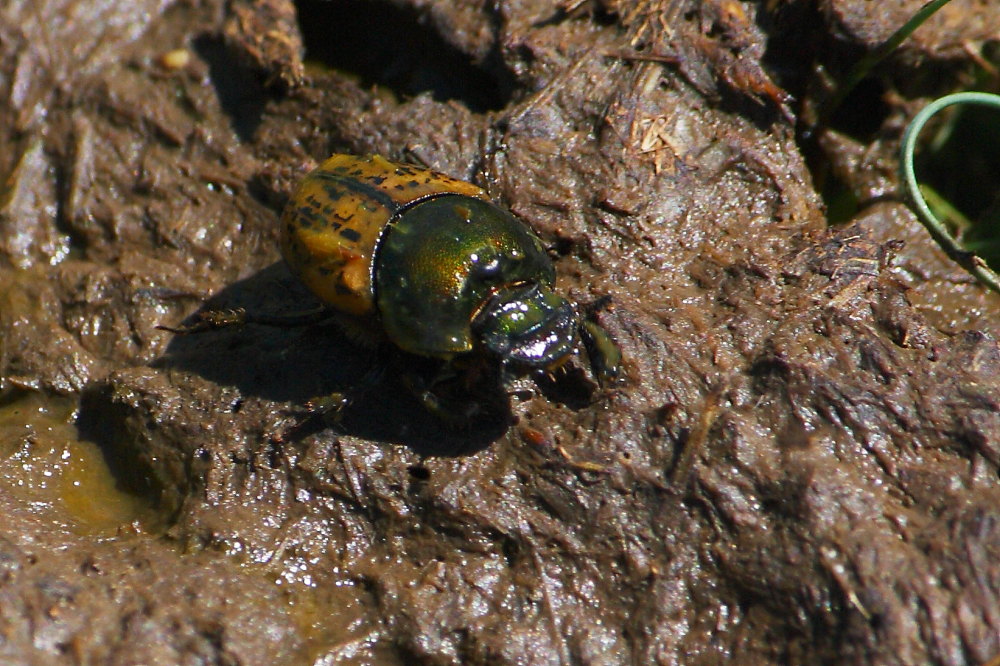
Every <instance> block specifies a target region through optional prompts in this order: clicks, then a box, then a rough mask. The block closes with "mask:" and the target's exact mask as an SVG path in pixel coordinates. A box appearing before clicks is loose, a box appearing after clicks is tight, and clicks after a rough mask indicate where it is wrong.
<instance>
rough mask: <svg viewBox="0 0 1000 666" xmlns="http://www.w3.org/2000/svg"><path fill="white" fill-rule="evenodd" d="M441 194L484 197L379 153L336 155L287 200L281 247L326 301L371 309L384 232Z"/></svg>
mask: <svg viewBox="0 0 1000 666" xmlns="http://www.w3.org/2000/svg"><path fill="white" fill-rule="evenodd" d="M442 194H461V195H466V196H470V197H475V198H477V199H483V200H486V201H488V200H489V199H488V197H487V196H486V193H485V192H484V191H483V190H482V189H480V188H478V187H476V186H475V185H473V184H471V183H466V182H463V181H460V180H457V179H455V178H451V177H449V176H446V175H444V174H442V173H438V172H436V171H431V170H429V169H423V168H420V167H416V166H411V165H407V164H397V163H395V162H390V161H388V160H386V159H385V158H384V157H381V156H379V155H370V156H367V157H358V156H355V155H334V156H332V157H331V158H330V159H328V160H326V161H325V162H323V163H322V164H321V165H319V167H318V168H316V169H315V170H314V171H312V172H311V173H309V174H308V175H307V176H306V177H305V178H304V179H303V180H302V182H301V184H300V185H299V187H298V189H297V190H296V191H295V193H294V194H293V195H292V198H291V199H290V200H289V202H288V205H287V206H286V207H285V211H284V213H283V214H282V216H281V254H282V256H284V258H285V261H287V262H288V264H289V266H290V268H291V270H292V272H293V273H295V274H296V275H297V276H298V277H299V278H300V279H301V280H302V282H303V283H305V285H306V286H307V287H308V288H309V289H310V290H311V291H312V292H313V293H314V294H315V295H316V296H317V297H318V298H319V299H320V300H322V301H323V302H324V303H326V304H327V305H330V306H332V307H333V308H334V309H336V310H339V311H341V312H346V313H348V314H352V315H359V316H360V315H367V314H370V313H371V312H372V310H373V309H374V307H375V302H374V291H373V288H372V284H373V279H374V266H373V261H374V256H375V252H376V248H377V247H378V244H379V240H380V238H381V237H382V234H383V232H384V231H385V229H386V227H387V226H388V225H389V223H390V222H392V221H394V220H395V219H396V217H397V216H398V215H399V214H400V213H401V211H403V210H404V209H405V208H407V207H408V206H410V205H412V204H414V203H416V202H418V201H421V200H424V199H427V198H431V197H435V196H439V195H442Z"/></svg>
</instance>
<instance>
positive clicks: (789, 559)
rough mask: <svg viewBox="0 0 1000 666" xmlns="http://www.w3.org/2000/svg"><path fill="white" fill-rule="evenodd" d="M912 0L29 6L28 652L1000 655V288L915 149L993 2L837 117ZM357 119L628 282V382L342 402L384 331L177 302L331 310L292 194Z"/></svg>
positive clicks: (113, 658) (130, 658)
mask: <svg viewBox="0 0 1000 666" xmlns="http://www.w3.org/2000/svg"><path fill="white" fill-rule="evenodd" d="M921 4H922V2H921V1H920V0H905V1H901V2H896V3H873V2H867V1H865V0H825V1H823V2H819V3H810V2H800V1H794V0H793V1H792V2H783V3H755V4H749V3H743V2H737V1H736V0H705V1H704V2H690V3H688V2H681V1H673V0H635V1H633V2H622V1H620V0H589V1H587V0H585V1H584V2H572V1H571V2H562V3H554V2H547V1H542V0H514V1H503V2H485V3H484V2H480V1H471V0H460V1H455V2H452V1H445V0H442V1H440V2H431V1H429V0H394V1H392V2H389V1H388V0H384V1H378V0H375V1H372V2H362V1H361V0H338V2H323V1H322V0H301V1H300V2H299V3H297V6H296V5H293V4H292V3H291V1H290V0H288V1H285V0H229V1H228V2H223V0H177V1H175V2H170V1H169V0H133V1H131V2H119V1H117V0H116V1H110V0H47V1H45V2H38V1H36V0H13V1H8V2H7V3H5V4H4V5H3V6H2V7H0V176H2V177H3V178H4V179H5V180H6V182H5V184H4V186H3V190H2V197H0V379H2V389H3V391H2V394H0V396H2V401H0V403H2V406H0V433H2V438H0V453H2V454H3V455H2V456H0V460H2V464H0V513H2V514H3V515H4V516H5V518H4V519H3V520H2V521H0V661H3V662H4V663H32V664H34V663H109V664H134V663H144V664H174V663H186V664H197V663H224V664H236V663H245V664H285V663H289V664H298V663H314V662H315V663H350V664H402V663H432V664H453V663H473V664H498V663H500V664H536V663H537V664H557V663H564V664H575V663H581V664H605V663H606V664H646V663H659V664H715V663H721V662H724V661H725V662H730V663H743V664H819V663H829V664H843V663H856V664H928V663H934V664H984V663H987V662H988V661H989V660H991V659H993V658H995V657H996V656H997V655H998V654H1000V509H998V507H1000V347H998V344H997V335H998V334H1000V298H998V297H997V296H996V295H995V294H990V293H988V292H986V291H984V290H983V289H982V288H981V287H979V286H978V285H976V284H975V283H973V282H972V281H971V279H970V278H968V277H967V276H966V275H965V274H964V273H962V272H961V271H960V270H959V269H958V268H956V267H955V266H953V265H951V264H950V263H949V262H948V261H947V260H946V259H945V258H944V255H943V254H942V253H941V252H940V251H938V250H937V249H936V247H934V246H933V245H932V243H931V241H930V240H929V239H928V238H927V237H926V236H925V234H924V233H923V231H922V229H921V227H920V226H919V225H918V224H917V223H916V222H915V221H914V219H913V217H912V216H911V215H910V213H909V212H908V211H907V209H906V208H905V207H904V206H903V205H902V204H901V203H900V201H899V197H898V195H897V194H896V177H895V168H896V163H895V151H896V150H897V148H898V139H899V135H900V132H901V129H902V127H903V126H904V125H905V121H906V119H907V118H908V117H909V116H911V115H912V114H913V112H914V111H915V110H916V109H917V108H919V106H921V105H922V104H923V103H925V102H926V100H927V98H929V97H931V96H934V95H938V94H941V93H943V92H947V91H950V90H953V89H956V88H959V87H962V86H963V85H966V84H967V83H968V77H969V74H968V72H969V71H970V69H971V67H972V62H973V55H972V54H974V53H976V48H977V47H978V46H981V45H982V43H983V40H984V39H993V40H995V39H996V33H995V27H996V26H997V25H1000V8H998V7H997V6H996V3H992V2H989V1H988V0H955V2H953V3H951V5H949V6H948V7H946V9H945V10H944V11H943V12H942V13H941V15H940V16H938V17H936V18H935V19H934V20H932V21H931V22H930V23H928V24H927V25H926V26H924V27H923V28H921V30H920V31H918V33H917V35H915V36H914V38H913V39H912V40H910V41H908V42H907V43H906V44H904V46H903V47H902V48H901V49H900V51H899V52H898V53H897V54H896V55H895V56H893V57H892V58H890V59H889V60H888V61H887V62H886V63H884V64H882V65H881V66H880V67H879V68H878V69H877V70H876V72H875V73H874V74H873V76H872V77H870V79H868V80H867V81H866V82H865V83H864V84H863V85H862V86H861V87H859V88H858V90H857V91H855V93H854V94H853V95H851V96H850V97H849V98H848V100H847V102H845V104H844V106H843V107H842V108H841V109H840V110H839V111H838V112H837V113H835V114H833V115H832V116H829V117H826V116H824V114H823V111H822V108H823V107H822V105H823V102H824V100H825V99H828V98H829V97H830V95H831V86H832V85H834V84H833V83H832V82H834V81H836V80H838V78H839V77H842V76H844V74H845V73H846V72H847V71H848V70H849V68H850V66H851V65H852V64H853V63H854V62H855V61H856V60H857V58H858V57H859V56H860V55H861V54H862V53H864V52H865V50H866V49H871V48H873V47H874V46H876V45H877V44H879V43H880V42H881V41H883V40H884V39H885V38H886V37H887V36H888V35H889V34H890V33H891V32H892V31H893V30H895V28H896V27H898V25H899V24H900V23H901V22H902V21H904V20H905V19H906V18H907V17H908V16H909V15H911V14H912V13H913V12H914V11H916V10H917V9H918V8H919V6H920V5H921ZM827 121H828V122H827ZM332 152H353V153H369V152H378V153H381V154H384V155H386V156H389V157H391V158H393V159H397V160H403V161H410V162H416V163H420V164H425V165H428V166H431V167H433V168H435V169H438V170H440V171H444V172H446V173H449V174H451V175H453V176H457V177H461V178H465V179H468V180H473V181H475V182H477V183H479V184H481V185H483V186H484V187H486V188H487V189H488V190H489V192H490V193H491V195H492V196H493V197H494V198H495V199H496V200H497V201H498V202H501V203H502V204H503V205H505V206H507V207H509V208H510V209H511V210H512V211H514V212H515V213H516V214H517V215H519V216H521V217H522V218H523V219H524V220H525V221H526V222H527V223H528V224H529V225H530V226H531V227H532V228H534V229H535V230H536V231H538V233H539V234H540V235H541V237H542V238H543V240H544V241H545V243H546V244H547V245H548V246H549V247H550V248H551V250H552V254H553V256H554V257H556V266H557V270H558V274H559V286H560V288H561V289H562V290H564V291H565V292H567V293H569V294H570V295H571V296H572V297H573V298H574V299H576V300H577V301H578V302H580V303H583V304H589V303H595V302H598V301H599V300H601V299H603V298H604V297H610V304H609V305H608V306H607V307H605V308H603V309H601V310H600V312H599V314H598V315H597V316H598V318H599V320H600V323H601V324H602V325H603V326H604V327H605V328H606V329H607V330H608V331H609V332H610V333H611V334H612V335H613V337H614V338H615V340H617V342H618V343H619V345H620V346H621V349H622V352H623V354H624V359H625V361H624V374H625V378H624V381H623V383H622V384H621V385H620V386H619V387H617V388H616V389H614V390H609V391H600V390H594V385H593V383H592V382H591V380H590V379H589V376H588V374H587V370H586V369H585V368H583V367H578V368H573V369H571V370H570V372H568V373H567V374H565V375H563V376H561V377H557V378H555V379H554V380H553V379H547V378H537V379H534V378H531V377H525V378H523V379H520V380H518V381H517V382H516V383H515V384H514V385H513V386H512V387H511V395H510V399H509V406H506V407H505V409H506V410H509V415H507V416H508V417H509V418H484V419H482V421H481V422H474V423H472V424H470V425H468V426H463V427H455V426H454V425H447V424H443V423H441V422H440V421H439V420H437V419H436V418H435V417H434V416H433V415H431V414H428V413H427V412H426V411H425V410H424V409H423V408H422V407H421V406H420V405H419V404H418V403H417V402H416V401H415V400H414V399H413V398H412V397H411V396H410V395H409V394H408V393H407V391H406V390H405V389H404V388H403V387H402V386H401V383H400V382H399V381H398V380H397V378H396V377H393V376H385V377H384V378H383V379H382V380H381V383H380V384H378V385H377V386H376V387H375V388H374V389H373V390H371V391H369V392H368V393H367V394H365V396H364V399H363V400H360V401H358V402H357V403H356V404H354V405H352V406H351V407H349V408H348V409H347V410H346V412H345V413H344V414H343V420H342V422H341V423H339V424H338V425H336V427H326V424H325V423H324V422H322V420H319V419H315V418H314V419H304V417H303V413H304V404H305V403H306V401H308V400H309V399H310V398H312V397H315V396H318V395H324V394H329V393H331V392H333V391H338V390H348V389H350V387H351V386H353V385H355V384H357V383H358V382H359V381H361V380H362V378H363V377H364V376H365V375H366V373H368V371H369V370H370V369H371V368H372V367H373V366H377V365H378V364H379V363H380V362H382V361H383V359H380V358H378V356H379V354H380V353H381V352H378V351H373V350H371V349H368V348H365V347H363V346H359V345H358V344H356V343H355V342H353V341H352V340H351V338H350V337H349V336H347V335H345V334H344V333H342V332H340V331H339V330H338V329H336V328H334V327H331V326H324V325H316V326H310V327H304V328H295V329H275V328H266V327H262V326H247V327H243V328H233V329H225V330H218V331H212V332H207V333H203V334H200V335H189V336H173V335H171V334H170V333H168V332H166V331H163V330H158V329H157V328H156V327H157V326H158V325H169V326H175V325H177V324H178V323H180V322H182V321H184V320H186V319H187V318H188V317H190V316H191V315H192V314H193V313H196V312H197V311H199V310H203V309H210V308H233V307H244V308H247V309H248V310H250V311H255V312H264V313H280V312H292V311H300V310H305V309H308V308H309V307H311V306H312V305H314V302H313V301H312V300H311V297H310V296H309V295H308V294H307V292H306V291H305V290H304V288H303V287H301V286H300V285H299V284H298V283H297V282H296V280H295V278H294V277H293V276H292V275H291V274H290V273H289V272H288V270H287V268H286V267H285V266H284V264H282V263H281V262H280V260H279V255H278V252H277V247H276V221H277V217H278V215H279V213H280V210H281V208H282V206H283V205H284V203H285V201H286V200H287V197H288V195H289V192H290V190H291V189H292V187H293V185H294V183H295V182H296V180H297V179H298V178H299V177H301V176H302V175H303V174H304V173H305V172H306V171H307V170H308V169H309V168H311V167H312V166H314V165H315V164H316V163H317V162H318V161H319V160H321V159H323V158H324V157H326V156H327V155H328V154H330V153H332ZM833 181H835V182H836V183H837V184H838V186H839V187H840V188H841V189H843V190H848V191H850V192H851V193H852V194H853V196H854V198H855V199H856V200H857V201H858V202H859V205H858V207H857V210H856V212H855V214H854V215H852V216H851V217H852V219H850V220H848V221H847V222H845V223H843V224H839V225H836V226H831V225H829V224H828V222H827V219H826V215H825V207H824V204H823V199H822V197H821V195H820V190H822V191H824V192H827V191H829V190H830V189H831V187H830V182H833ZM901 241H902V242H901ZM993 663H995V662H993Z"/></svg>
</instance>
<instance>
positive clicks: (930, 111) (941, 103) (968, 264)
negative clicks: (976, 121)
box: [899, 92, 1000, 293]
mask: <svg viewBox="0 0 1000 666" xmlns="http://www.w3.org/2000/svg"><path fill="white" fill-rule="evenodd" d="M955 104H979V105H981V106H987V107H991V108H994V109H997V110H1000V95H991V94H989V93H980V92H962V93H955V94H954V95H947V96H946V97H942V98H940V99H937V100H934V101H933V102H931V103H930V104H928V105H927V106H925V107H924V108H923V109H921V110H920V112H919V113H917V115H916V116H914V118H913V121H912V122H911V123H910V124H909V125H908V126H907V128H906V131H905V132H904V133H903V143H902V145H901V146H900V152H899V168H900V175H901V177H902V180H903V188H904V191H905V194H906V196H907V197H908V198H909V200H910V203H911V204H912V207H913V211H914V213H915V214H916V216H917V219H919V220H920V222H921V223H922V224H923V225H924V227H925V228H926V229H927V231H928V232H929V233H930V235H931V237H932V238H933V239H934V240H935V241H937V244H938V245H940V246H941V249H942V250H944V251H945V254H947V255H948V256H949V257H950V258H951V259H952V260H953V261H955V262H956V263H958V265H960V266H961V267H962V268H964V269H965V270H967V271H969V273H971V274H972V275H973V276H974V277H975V278H976V279H977V280H979V281H980V282H982V283H983V284H984V285H986V286H987V287H989V288H990V289H992V290H993V291H995V292H997V293H1000V276H998V275H997V274H996V273H995V272H993V271H992V270H991V269H990V267H989V266H987V265H986V262H985V261H984V260H983V259H982V258H981V257H979V256H978V255H976V254H975V253H974V252H970V251H968V250H966V249H965V248H963V247H962V246H961V245H960V244H959V242H958V241H957V240H956V239H955V237H954V236H952V235H951V233H950V232H949V231H948V228H947V227H946V226H945V225H944V223H942V222H941V221H940V220H939V219H938V218H937V216H936V215H934V213H933V211H931V209H930V206H928V205H927V201H926V200H925V199H924V196H923V194H921V192H920V186H919V184H918V183H917V176H916V172H915V170H914V167H913V153H914V150H915V149H916V144H917V138H918V137H919V135H920V131H921V130H922V129H923V128H924V125H926V124H927V121H928V120H930V118H931V117H932V116H933V115H934V114H936V113H937V112H939V111H940V110H941V109H944V108H946V107H949V106H953V105H955Z"/></svg>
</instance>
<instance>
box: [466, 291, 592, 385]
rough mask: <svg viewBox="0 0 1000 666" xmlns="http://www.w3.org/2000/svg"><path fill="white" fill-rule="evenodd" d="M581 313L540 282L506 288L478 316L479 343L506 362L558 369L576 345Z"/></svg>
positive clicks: (475, 330)
mask: <svg viewBox="0 0 1000 666" xmlns="http://www.w3.org/2000/svg"><path fill="white" fill-rule="evenodd" d="M579 322H580V316H579V314H578V313H577V311H576V308H575V307H573V305H572V304H571V303H570V302H569V301H567V300H566V299H564V298H563V297H561V296H559V295H558V294H556V293H555V292H553V291H552V290H551V289H549V288H548V287H545V286H543V285H539V284H535V283H532V284H527V285H520V286H514V287H509V288H506V289H503V290H501V291H499V292H497V293H496V294H494V295H493V297H492V298H490V300H489V301H487V302H486V304H485V306H483V308H482V309H481V310H480V311H479V313H478V314H477V315H476V318H475V320H474V321H473V324H472V328H473V331H474V333H475V334H476V335H477V337H478V338H479V340H480V342H481V343H482V344H483V345H484V346H485V347H486V348H487V349H489V350H490V351H492V352H493V353H494V354H496V355H497V356H499V357H500V358H501V359H503V360H504V362H507V363H516V364H521V365H526V366H530V367H533V368H546V369H550V368H555V367H558V366H559V365H560V364H562V363H563V362H564V361H566V359H568V358H569V356H570V355H571V354H573V353H574V352H575V351H576V347H577V342H578V339H577V329H578V328H579Z"/></svg>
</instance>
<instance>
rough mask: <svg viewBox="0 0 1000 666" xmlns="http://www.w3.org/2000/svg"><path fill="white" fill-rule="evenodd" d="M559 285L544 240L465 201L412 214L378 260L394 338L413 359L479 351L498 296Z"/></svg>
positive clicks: (381, 305)
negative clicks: (486, 311)
mask: <svg viewBox="0 0 1000 666" xmlns="http://www.w3.org/2000/svg"><path fill="white" fill-rule="evenodd" d="M554 281H555V269H554V268H553V266H552V261H551V260H550V259H549V257H548V255H547V254H546V253H545V248H544V247H542V244H541V241H539V240H538V237H537V236H535V235H534V234H533V233H531V231H529V230H528V228H527V227H525V226H524V224H523V223H521V222H520V221H519V220H518V219H517V218H515V217H514V216H513V215H511V214H510V213H508V212H507V211H505V210H503V209H501V208H499V207H497V206H494V205H493V204H491V203H489V202H487V201H482V200H480V199H474V198H472V197H467V196H462V195H442V196H440V197H436V198H433V199H430V200H427V201H421V202H419V203H417V204H416V205H414V206H413V207H412V208H409V209H407V210H405V211H404V212H403V214H402V215H400V216H399V219H398V221H396V222H395V223H393V224H392V225H391V226H390V228H389V229H388V230H387V232H386V234H385V239H384V241H383V242H382V245H381V247H380V248H379V250H378V254H377V258H376V288H375V293H376V301H377V303H378V311H379V314H380V315H381V318H382V324H383V327H384V328H385V332H386V334H387V335H388V336H389V338H390V339H391V340H392V341H393V342H395V343H396V344H397V345H398V346H399V347H401V348H402V349H404V350H406V351H409V352H412V353H417V354H425V355H431V356H447V355H452V354H457V353H462V352H469V351H472V349H473V348H474V347H475V345H476V340H475V339H474V334H473V331H472V321H473V319H474V318H475V317H476V315H477V314H479V313H480V311H481V310H482V309H483V307H484V306H485V305H486V303H487V301H488V300H489V299H491V297H493V296H494V294H496V293H497V292H501V291H504V290H505V289H510V288H512V287H515V286H519V285H522V284H534V285H539V286H541V287H545V288H550V287H551V286H552V284H553V282H554Z"/></svg>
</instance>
